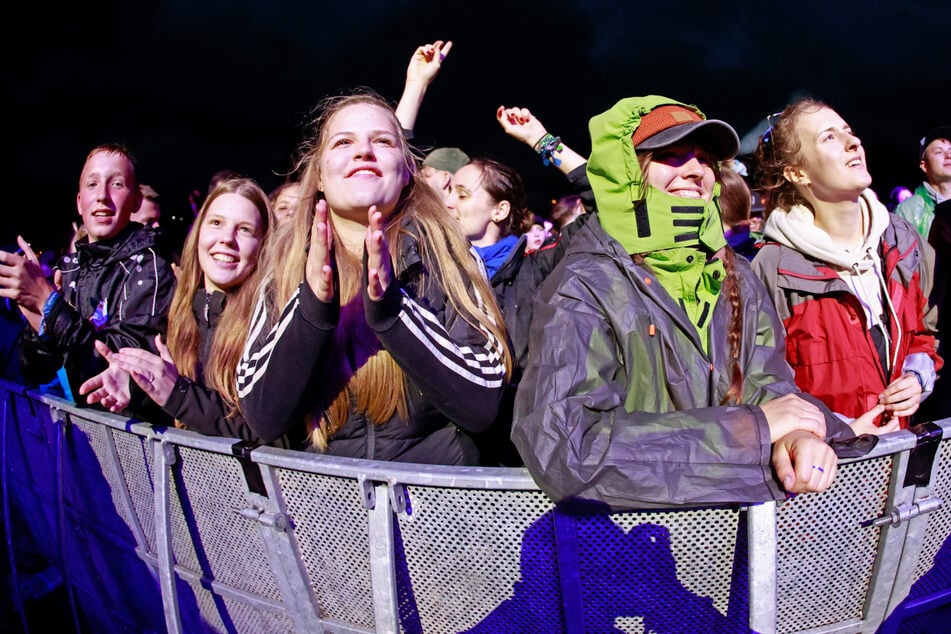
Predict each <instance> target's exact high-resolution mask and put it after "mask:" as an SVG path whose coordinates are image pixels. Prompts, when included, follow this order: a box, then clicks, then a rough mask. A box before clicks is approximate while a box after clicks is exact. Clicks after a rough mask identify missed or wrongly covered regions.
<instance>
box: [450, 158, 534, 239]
mask: <svg viewBox="0 0 951 634" xmlns="http://www.w3.org/2000/svg"><path fill="white" fill-rule="evenodd" d="M466 165H474V166H475V167H478V168H479V172H480V173H481V176H480V182H481V184H482V188H483V189H484V190H485V192H486V193H487V194H488V195H489V196H490V197H491V198H492V200H493V201H495V202H496V203H499V202H502V201H503V200H507V201H508V203H509V205H511V209H510V211H509V215H508V217H506V219H505V224H504V225H503V226H502V227H501V229H502V237H505V236H507V235H511V234H515V235H522V234H523V233H525V232H526V231H528V230H529V229H531V228H532V223H533V222H534V219H535V214H534V213H532V210H531V209H529V208H528V196H527V195H526V193H525V184H524V183H523V182H522V177H521V176H519V174H518V172H516V171H515V170H514V169H512V168H511V167H509V166H508V165H505V164H504V163H499V162H498V161H494V160H492V159H490V158H486V157H481V156H480V157H475V158H472V159H469V162H468V163H466Z"/></svg>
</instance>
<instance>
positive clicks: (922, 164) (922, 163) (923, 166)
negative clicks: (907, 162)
mask: <svg viewBox="0 0 951 634" xmlns="http://www.w3.org/2000/svg"><path fill="white" fill-rule="evenodd" d="M918 167H920V168H921V171H922V172H924V173H925V175H927V174H928V164H927V163H925V159H921V160H920V161H918Z"/></svg>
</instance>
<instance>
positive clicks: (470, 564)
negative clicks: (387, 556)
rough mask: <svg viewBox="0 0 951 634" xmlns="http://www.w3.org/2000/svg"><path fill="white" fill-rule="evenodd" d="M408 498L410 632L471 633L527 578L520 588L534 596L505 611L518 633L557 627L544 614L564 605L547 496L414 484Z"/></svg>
mask: <svg viewBox="0 0 951 634" xmlns="http://www.w3.org/2000/svg"><path fill="white" fill-rule="evenodd" d="M407 498H408V499H409V506H408V509H407V512H406V513H399V514H397V526H398V535H397V537H396V542H397V553H396V559H397V568H398V569H397V582H398V584H399V598H400V601H401V603H403V604H404V605H403V607H402V609H401V610H400V614H401V616H402V618H401V622H402V623H403V629H404V631H407V630H409V631H419V630H418V629H417V628H416V627H414V624H416V623H417V622H418V624H419V625H420V626H421V628H422V631H425V632H456V631H461V630H464V629H466V628H469V627H472V626H474V625H475V624H477V623H479V622H480V621H481V620H482V619H483V618H485V617H486V616H487V615H489V613H490V612H492V611H493V609H496V608H497V606H499V605H500V604H501V603H503V602H504V601H506V600H508V599H511V598H512V595H513V593H514V592H515V590H514V586H515V583H516V582H518V581H519V580H520V579H521V578H523V576H524V574H527V575H528V579H527V580H526V581H525V582H523V583H521V584H520V588H519V590H520V591H522V592H523V594H525V593H526V592H527V593H529V594H531V595H532V598H531V601H530V602H529V603H530V605H526V606H523V609H520V610H517V611H511V612H506V614H507V619H511V620H512V622H511V625H512V631H519V630H520V629H521V631H532V630H533V629H535V628H537V627H542V628H543V629H544V626H545V624H547V623H550V622H551V620H550V618H545V617H543V616H542V615H541V614H540V611H541V610H542V609H544V608H545V607H546V606H551V605H553V606H555V607H556V608H557V607H558V606H560V603H561V599H560V591H559V587H558V583H557V574H547V573H553V572H555V571H556V562H555V554H554V549H553V540H552V537H551V518H550V517H548V516H546V515H545V513H546V512H548V511H550V510H551V508H552V503H551V500H549V499H548V497H547V496H545V495H544V494H542V493H540V492H519V491H478V490H468V489H444V488H439V487H420V486H411V487H407ZM501 509H504V513H500V512H499V511H500V510H501ZM540 518H541V519H540ZM523 573H524V574H523ZM461 598H462V601H460V599H461ZM417 620H418V621H417ZM407 626H408V627H407ZM536 631H541V630H536Z"/></svg>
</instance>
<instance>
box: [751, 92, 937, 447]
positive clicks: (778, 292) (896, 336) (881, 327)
mask: <svg viewBox="0 0 951 634" xmlns="http://www.w3.org/2000/svg"><path fill="white" fill-rule="evenodd" d="M757 154H758V159H759V168H760V172H761V175H760V186H761V188H762V189H763V190H764V191H765V192H766V193H767V195H768V197H769V200H770V205H769V206H768V207H767V208H768V209H771V211H770V212H769V215H768V217H767V220H766V225H765V228H764V234H765V240H766V244H765V245H764V246H763V247H762V248H761V249H760V252H759V253H758V254H757V256H756V258H755V259H754V260H753V268H754V270H755V271H756V272H757V273H758V274H759V276H760V278H761V279H762V280H763V281H764V282H765V284H766V286H767V288H768V289H769V290H770V292H771V294H772V296H773V300H774V302H775V303H776V307H777V310H778V312H779V316H780V317H781V318H782V320H783V323H784V325H785V327H786V331H787V336H786V358H787V360H788V361H789V363H790V365H792V367H793V369H794V370H795V372H796V384H797V385H798V386H799V387H800V389H802V390H803V391H804V392H808V393H810V394H813V395H814V396H816V397H818V398H820V399H821V400H822V401H823V402H825V403H826V405H828V406H829V408H830V409H832V410H833V411H834V412H836V413H837V414H839V415H840V416H841V417H843V418H846V419H854V418H856V417H858V416H860V415H861V414H863V413H864V412H866V411H868V410H869V409H870V408H872V407H873V406H874V405H876V404H878V403H882V404H884V405H885V407H886V409H885V413H884V414H882V416H881V417H880V418H879V419H878V420H877V421H876V425H878V426H879V429H878V430H877V431H878V432H882V431H885V430H891V429H892V428H893V429H898V428H899V427H901V428H906V427H908V421H909V417H910V416H911V415H912V414H914V413H915V411H916V410H917V409H918V406H919V403H920V402H921V400H922V398H924V397H925V396H927V394H929V393H930V392H931V390H932V388H933V385H934V380H935V376H936V370H938V369H940V367H941V363H942V362H941V359H940V357H938V355H937V353H936V351H935V339H934V336H933V333H932V332H931V331H930V330H929V329H928V328H926V327H925V324H924V315H925V312H926V308H927V293H926V292H924V291H923V290H922V289H923V286H928V285H930V282H929V281H928V280H930V277H931V268H930V264H929V262H930V259H929V247H928V246H927V245H926V244H924V243H923V242H922V240H921V239H920V237H919V236H918V234H917V232H916V231H915V229H914V227H912V226H911V225H909V224H908V223H907V222H905V221H904V220H902V219H901V218H898V217H897V216H895V215H894V214H889V213H888V210H887V209H886V208H885V206H884V205H882V204H881V203H880V202H879V201H878V199H877V198H876V196H875V193H874V192H873V191H872V190H871V189H869V185H871V182H872V177H871V176H870V175H869V172H868V167H867V165H866V162H865V150H864V148H863V147H862V142H861V140H860V139H859V138H858V137H857V136H856V135H855V134H854V133H853V131H852V129H851V127H850V126H849V125H848V123H846V122H845V121H844V120H843V119H842V117H841V116H839V114H838V113H836V112H835V111H834V110H833V109H831V108H829V107H828V106H827V105H825V104H823V103H821V102H818V101H814V100H812V99H802V100H799V101H796V102H795V103H793V104H791V105H789V106H787V107H786V109H785V110H784V111H783V112H782V113H781V114H780V115H779V116H778V118H777V119H776V120H775V122H774V123H773V125H772V126H771V128H770V129H769V130H768V131H767V132H766V134H764V135H763V138H762V139H761V142H760V145H759V149H758V151H757ZM883 427H884V428H885V429H881V428H883ZM856 431H857V432H858V431H869V430H856Z"/></svg>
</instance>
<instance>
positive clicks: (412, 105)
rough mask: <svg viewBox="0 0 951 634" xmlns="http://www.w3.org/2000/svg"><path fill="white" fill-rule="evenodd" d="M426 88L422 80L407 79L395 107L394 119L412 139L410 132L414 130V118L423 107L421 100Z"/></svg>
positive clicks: (426, 85) (425, 83)
mask: <svg viewBox="0 0 951 634" xmlns="http://www.w3.org/2000/svg"><path fill="white" fill-rule="evenodd" d="M428 88H429V84H428V83H427V82H425V81H423V80H414V79H409V78H407V80H406V84H405V86H404V87H403V95H402V96H401V97H400V102H399V103H398V104H397V105H396V118H397V119H398V120H399V122H400V125H401V126H403V129H404V130H406V131H407V132H409V133H410V134H409V136H410V137H412V132H413V131H414V129H415V128H416V118H417V117H418V116H419V110H420V108H421V107H422V105H423V98H424V97H425V96H426V90H427V89H428Z"/></svg>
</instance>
